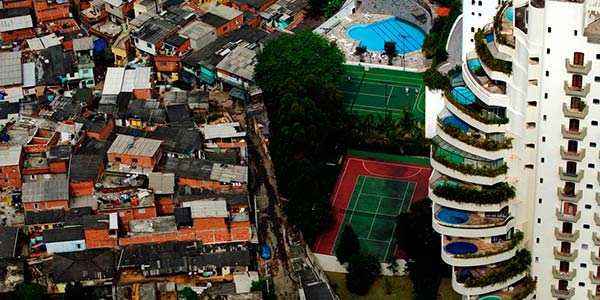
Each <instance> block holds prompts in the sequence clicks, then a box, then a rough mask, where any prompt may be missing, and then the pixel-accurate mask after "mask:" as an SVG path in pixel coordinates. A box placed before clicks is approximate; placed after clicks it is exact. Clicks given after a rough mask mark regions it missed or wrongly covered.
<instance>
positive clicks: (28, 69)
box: [23, 62, 35, 88]
mask: <svg viewBox="0 0 600 300" xmlns="http://www.w3.org/2000/svg"><path fill="white" fill-rule="evenodd" d="M34 86H35V63H34V62H28V63H24V64H23V87H25V88H28V87H34Z"/></svg>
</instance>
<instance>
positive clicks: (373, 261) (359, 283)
mask: <svg viewBox="0 0 600 300" xmlns="http://www.w3.org/2000/svg"><path fill="white" fill-rule="evenodd" d="M380 274H381V265H380V264H379V259H377V257H376V256H374V255H372V254H369V253H358V254H355V255H353V256H352V257H351V258H350V261H349V262H348V274H346V288H348V291H350V292H351V293H353V294H357V295H364V294H366V293H367V292H368V291H369V288H371V285H372V284H373V282H375V279H376V278H377V276H379V275H380Z"/></svg>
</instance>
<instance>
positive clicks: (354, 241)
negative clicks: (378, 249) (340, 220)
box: [335, 224, 360, 264]
mask: <svg viewBox="0 0 600 300" xmlns="http://www.w3.org/2000/svg"><path fill="white" fill-rule="evenodd" d="M359 252H360V241H359V240H358V236H356V233H355V232H354V229H352V226H350V224H348V225H346V227H344V231H343V232H342V237H341V238H340V242H339V244H338V246H337V248H336V249H335V256H336V257H337V259H338V260H339V261H340V263H342V264H343V263H345V262H347V261H348V259H350V257H351V256H352V255H354V254H357V253H359Z"/></svg>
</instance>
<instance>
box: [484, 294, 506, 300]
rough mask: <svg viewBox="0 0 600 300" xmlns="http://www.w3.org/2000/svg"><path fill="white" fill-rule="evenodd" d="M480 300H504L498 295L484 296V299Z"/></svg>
mask: <svg viewBox="0 0 600 300" xmlns="http://www.w3.org/2000/svg"><path fill="white" fill-rule="evenodd" d="M479 300H502V297H500V296H496V295H492V296H484V297H482V298H479Z"/></svg>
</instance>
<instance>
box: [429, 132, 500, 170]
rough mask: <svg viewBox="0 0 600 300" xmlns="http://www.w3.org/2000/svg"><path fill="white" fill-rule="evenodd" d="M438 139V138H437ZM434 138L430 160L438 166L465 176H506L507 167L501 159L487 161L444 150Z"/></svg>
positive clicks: (457, 151)
mask: <svg viewBox="0 0 600 300" xmlns="http://www.w3.org/2000/svg"><path fill="white" fill-rule="evenodd" d="M438 138H439V137H438ZM437 142H439V141H436V140H435V138H434V141H433V143H432V145H431V146H432V147H431V150H432V158H433V159H434V160H435V161H437V162H439V163H440V164H442V165H444V166H446V167H448V168H450V169H454V170H456V171H458V172H461V173H463V174H465V175H475V176H485V177H496V176H499V175H503V174H506V172H508V166H507V165H506V163H505V162H504V160H503V159H498V160H489V159H484V158H479V157H477V156H474V155H472V154H468V153H460V152H459V151H460V150H458V149H456V150H455V149H452V148H448V149H445V148H443V147H442V146H440V145H438V144H437Z"/></svg>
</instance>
